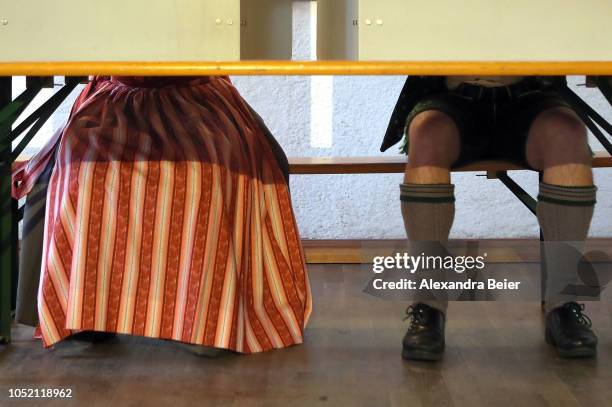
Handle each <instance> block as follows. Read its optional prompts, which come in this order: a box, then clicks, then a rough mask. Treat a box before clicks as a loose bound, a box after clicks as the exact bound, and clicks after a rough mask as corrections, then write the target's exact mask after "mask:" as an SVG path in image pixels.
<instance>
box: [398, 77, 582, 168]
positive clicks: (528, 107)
mask: <svg viewBox="0 0 612 407" xmlns="http://www.w3.org/2000/svg"><path fill="white" fill-rule="evenodd" d="M555 107H567V108H571V107H570V105H569V104H568V103H567V102H566V101H565V100H564V99H563V98H562V96H561V95H560V94H559V93H558V92H557V91H555V90H554V89H553V88H552V87H547V86H545V85H543V84H542V82H540V81H538V80H536V78H525V79H524V80H522V81H521V82H519V83H517V84H513V85H509V86H500V87H492V88H488V87H483V86H478V85H472V84H468V83H463V84H461V85H459V86H458V87H457V88H455V89H452V90H449V89H444V90H440V91H436V92H433V93H430V94H428V95H426V96H424V97H423V98H421V99H420V100H419V101H418V102H417V103H416V104H415V106H414V107H413V109H412V110H411V111H410V113H409V114H408V117H407V119H406V121H405V133H406V134H405V136H404V140H403V143H402V147H401V151H402V152H404V153H407V152H408V149H409V143H408V134H407V133H408V129H409V127H410V122H411V121H412V119H414V118H415V117H416V116H417V115H418V114H419V113H422V112H425V111H428V110H437V111H441V112H443V113H445V114H447V115H448V116H450V117H451V118H452V119H453V121H454V122H455V124H456V125H457V127H458V129H459V133H460V137H461V152H460V155H459V158H458V160H457V161H456V162H455V163H454V165H453V166H461V165H465V164H468V163H470V162H473V161H477V160H506V161H511V162H514V163H517V164H520V165H523V166H526V167H529V166H528V164H527V162H526V158H525V146H526V142H527V136H528V133H529V129H530V127H531V123H532V122H533V120H534V119H535V118H536V117H537V116H538V115H539V114H540V113H542V112H543V111H545V110H547V109H551V108H555Z"/></svg>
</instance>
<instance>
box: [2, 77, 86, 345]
mask: <svg viewBox="0 0 612 407" xmlns="http://www.w3.org/2000/svg"><path fill="white" fill-rule="evenodd" d="M45 81H46V79H45V78H27V81H26V83H27V85H26V90H25V91H24V92H23V93H22V94H21V95H19V96H18V97H17V98H15V99H14V100H12V86H11V85H12V78H11V77H2V78H0V343H7V342H9V341H10V340H11V322H12V309H13V307H14V300H15V289H16V276H17V273H18V264H17V259H18V257H17V254H18V246H19V241H18V235H17V227H18V222H19V212H20V211H19V209H18V207H17V205H18V203H17V201H16V200H14V199H13V198H12V196H11V189H12V167H13V163H14V162H15V160H16V159H17V157H18V156H19V154H21V152H23V150H24V149H25V148H26V147H27V145H28V143H30V141H32V139H33V138H34V136H35V135H36V133H37V132H38V131H39V130H40V128H41V127H42V126H43V125H44V124H45V122H46V121H47V120H48V119H49V117H51V115H52V114H53V112H55V110H57V108H58V107H59V106H60V104H61V103H62V102H63V101H64V100H65V99H66V97H67V96H68V95H69V94H70V92H72V91H73V90H74V88H75V87H76V86H77V85H78V83H79V80H78V79H74V78H67V79H66V85H65V86H63V87H62V88H61V89H60V90H58V91H57V92H56V93H55V94H54V95H53V96H52V97H50V98H49V100H47V101H46V102H45V103H44V104H43V105H42V106H40V107H39V108H38V109H36V111H35V112H33V113H32V114H31V115H29V116H28V117H27V118H26V119H24V120H23V121H22V122H21V123H20V124H19V125H18V126H16V127H15V129H13V125H14V123H15V122H16V121H17V119H18V118H19V116H20V115H21V114H22V113H23V111H24V110H25V109H26V108H27V107H28V105H29V104H30V103H31V102H32V101H33V100H34V98H35V97H36V95H38V93H39V92H40V90H41V89H42V87H43V86H44V85H45ZM24 132H26V134H25V136H24V137H23V139H22V140H21V141H20V142H19V143H18V145H17V146H16V147H15V148H13V147H12V145H13V142H14V141H15V140H16V139H17V138H18V137H19V136H21V134H23V133H24Z"/></svg>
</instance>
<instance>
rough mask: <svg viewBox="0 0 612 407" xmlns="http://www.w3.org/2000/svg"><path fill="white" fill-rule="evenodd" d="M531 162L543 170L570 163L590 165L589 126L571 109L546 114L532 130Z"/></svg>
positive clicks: (556, 109) (529, 146)
mask: <svg viewBox="0 0 612 407" xmlns="http://www.w3.org/2000/svg"><path fill="white" fill-rule="evenodd" d="M527 161H528V162H529V164H530V165H531V166H532V167H534V168H536V169H539V170H543V169H546V168H550V167H553V166H561V165H570V164H581V165H589V164H590V162H591V157H590V153H589V148H588V139H587V129H586V126H585V125H584V123H583V122H582V120H580V118H579V117H578V116H577V115H576V114H575V113H574V112H573V111H572V110H570V109H568V108H562V107H560V108H553V109H548V110H546V111H544V112H542V113H541V114H540V115H538V117H537V118H536V119H535V120H534V122H533V124H532V126H531V129H530V131H529V136H528V139H527Z"/></svg>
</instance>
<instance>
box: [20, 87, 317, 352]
mask: <svg viewBox="0 0 612 407" xmlns="http://www.w3.org/2000/svg"><path fill="white" fill-rule="evenodd" d="M35 161H36V160H35ZM285 164H286V158H285V157H284V155H283V154H282V150H280V148H278V145H277V144H275V141H274V140H273V138H272V137H271V136H270V134H269V133H268V131H267V129H266V128H265V126H264V125H263V123H262V122H261V120H260V119H259V117H258V116H257V115H256V114H255V113H254V112H253V111H252V109H250V107H249V106H248V105H247V104H246V102H245V101H244V100H243V99H242V98H241V97H240V95H239V94H238V92H237V90H236V89H235V88H234V87H233V86H232V84H231V82H230V81H229V79H228V78H224V77H202V78H193V77H191V78H133V77H130V78H123V77H119V78H96V79H95V80H94V82H93V83H92V84H90V85H89V89H88V90H87V96H86V97H81V99H80V100H79V106H78V107H76V108H75V109H74V111H73V114H72V115H71V117H70V119H69V121H68V123H67V125H66V127H65V129H64V131H63V132H62V134H61V137H60V138H59V141H58V146H57V151H56V156H55V164H54V167H53V172H52V175H51V178H50V180H49V189H48V194H47V204H46V218H45V236H44V243H43V245H44V247H43V255H42V257H43V260H42V270H41V280H40V286H39V294H38V315H39V323H40V333H41V336H42V339H43V342H44V345H45V346H52V345H53V344H55V343H57V342H59V341H61V340H62V339H64V338H66V337H68V336H70V335H72V334H74V333H76V332H79V331H97V332H110V333H120V334H129V335H138V336H146V337H151V338H160V339H169V340H174V341H178V342H183V343H188V344H193V345H202V346H206V347H214V348H218V349H228V350H232V351H236V352H240V353H254V352H260V351H265V350H270V349H276V348H283V347H287V346H290V345H293V344H298V343H302V341H303V332H304V327H305V325H306V323H307V320H308V317H309V315H310V311H311V296H310V287H309V283H308V277H307V274H306V268H305V263H304V256H303V252H302V248H301V245H300V239H299V235H298V230H297V226H296V222H295V218H294V214H293V211H292V206H291V199H290V195H289V190H288V185H287V181H288V179H287V175H286V174H285V173H284V172H283V166H284V165H285ZM21 178H22V179H21V181H22V182H21V184H23V185H27V184H31V183H32V182H31V181H30V180H29V178H31V177H28V176H22V177H21Z"/></svg>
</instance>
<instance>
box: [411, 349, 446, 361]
mask: <svg viewBox="0 0 612 407" xmlns="http://www.w3.org/2000/svg"><path fill="white" fill-rule="evenodd" d="M442 355H443V354H442V353H434V352H427V351H423V350H406V349H404V350H402V358H403V359H405V360H422V361H427V362H436V361H438V360H440V359H442Z"/></svg>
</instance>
